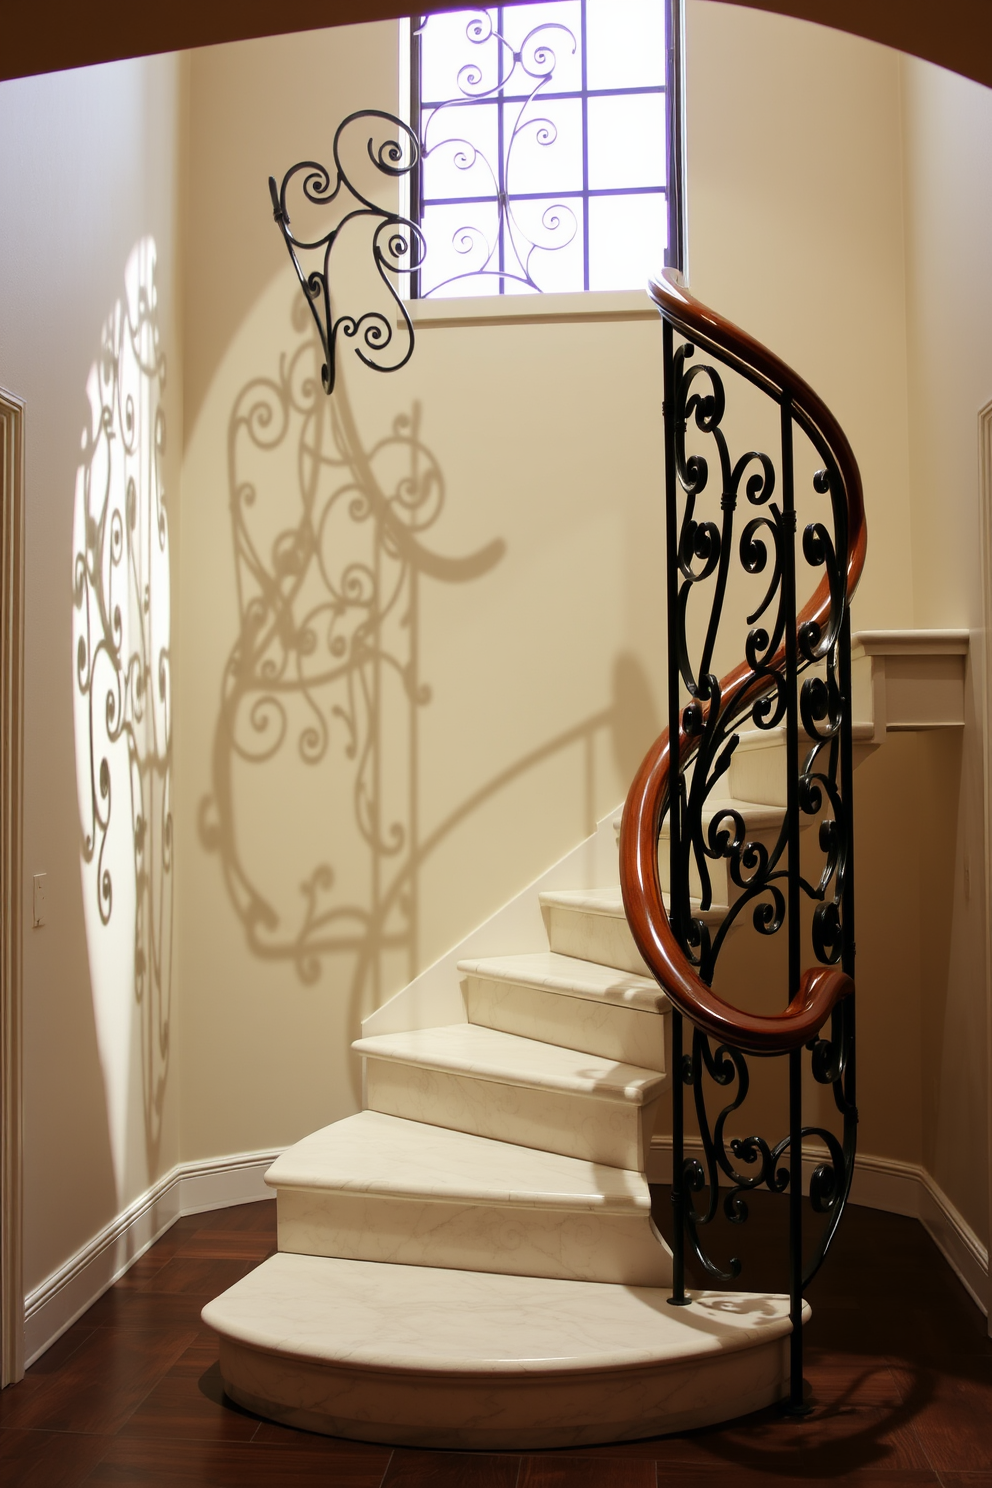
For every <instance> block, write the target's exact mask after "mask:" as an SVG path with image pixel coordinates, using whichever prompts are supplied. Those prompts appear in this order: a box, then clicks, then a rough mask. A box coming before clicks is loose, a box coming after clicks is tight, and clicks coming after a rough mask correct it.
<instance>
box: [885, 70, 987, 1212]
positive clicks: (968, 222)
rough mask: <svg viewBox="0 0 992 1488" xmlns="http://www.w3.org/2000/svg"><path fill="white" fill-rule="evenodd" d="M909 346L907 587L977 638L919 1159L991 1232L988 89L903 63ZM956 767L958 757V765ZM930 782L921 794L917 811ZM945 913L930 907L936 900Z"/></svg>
mask: <svg viewBox="0 0 992 1488" xmlns="http://www.w3.org/2000/svg"><path fill="white" fill-rule="evenodd" d="M902 88H903V119H904V128H905V139H906V245H907V252H906V263H907V288H908V299H907V306H908V316H907V323H908V330H909V353H910V368H911V375H910V382H909V390H910V487H909V491H910V505H911V510H912V520H913V535H914V553H913V556H914V565H913V590H914V598H915V603H916V614H917V619H918V622H919V623H920V624H922V625H960V626H967V627H968V628H969V629H970V630H971V632H972V636H973V638H974V640H973V654H972V665H971V669H970V678H969V714H968V718H969V721H968V726H967V728H966V730H965V736H964V739H963V741H962V743H961V745H959V747H958V750H957V754H956V757H955V758H954V759H953V763H951V761H950V760H949V756H948V753H947V747H946V745H945V746H944V747H943V750H942V746H941V743H940V742H939V741H937V740H932V741H928V744H929V747H928V748H927V749H926V750H925V752H924V754H923V758H922V761H921V764H922V771H921V782H928V783H929V782H930V781H936V780H938V779H941V781H942V789H941V793H940V795H939V797H938V802H939V809H940V811H941V813H942V817H943V826H944V833H943V834H942V838H941V840H942V843H943V844H945V845H943V846H941V848H940V849H939V850H938V852H937V853H936V855H935V856H934V857H930V855H928V857H927V859H926V860H925V861H924V862H923V864H922V873H921V879H920V924H921V926H922V927H923V950H924V957H925V959H924V963H923V971H922V979H923V991H924V995H923V1004H922V1006H923V1020H922V1032H923V1040H924V1047H925V1049H926V1050H927V1056H928V1057H927V1059H926V1061H925V1063H924V1070H923V1076H924V1078H923V1101H922V1114H923V1134H924V1147H923V1151H924V1160H925V1162H926V1165H927V1168H928V1169H929V1171H930V1172H932V1173H933V1175H934V1177H935V1178H936V1179H937V1181H938V1183H940V1184H941V1186H942V1187H943V1188H944V1189H945V1190H946V1192H947V1193H948V1194H950V1195H951V1196H952V1197H953V1199H954V1202H955V1203H956V1204H958V1206H959V1207H960V1209H961V1212H962V1213H963V1214H964V1215H965V1216H966V1218H967V1219H968V1221H969V1223H970V1224H972V1225H973V1226H974V1228H975V1229H976V1231H977V1232H978V1233H979V1234H981V1235H986V1234H987V1233H988V1231H987V1229H986V1222H987V1221H986V1215H987V1207H988V1186H987V1179H988V1159H987V1145H986V1140H985V1134H986V1132H987V1129H988V1128H987V1109H988V1107H987V1082H988V1055H987V1048H988V1044H987V1037H988V1035H987V1009H986V1002H985V954H986V924H985V919H986V904H987V887H983V879H984V842H983V819H982V818H983V812H982V719H983V716H984V708H985V704H984V701H983V689H982V677H981V667H982V662H983V636H982V631H983V629H984V614H983V603H982V555H981V542H982V527H981V521H980V512H979V469H978V433H977V427H978V412H979V410H980V409H981V408H982V407H983V406H984V405H986V404H987V403H988V402H989V400H990V399H992V278H990V274H989V265H990V263H992V200H990V196H989V189H988V186H989V172H990V162H992V93H990V91H989V90H988V89H987V88H983V87H981V86H979V85H978V84H976V83H971V82H967V81H966V80H965V79H963V78H959V77H956V76H954V74H952V73H948V72H943V71H941V69H940V68H937V67H932V66H929V65H928V64H926V63H921V62H916V61H913V60H911V59H909V58H906V59H904V60H903V62H902ZM949 763H951V768H950V769H948V764H949ZM928 794H929V791H928V790H927V791H925V792H921V796H922V797H923V802H922V804H923V809H924V811H926V810H927V806H928V804H929V810H930V814H931V815H932V813H933V810H934V804H932V803H928V802H927V795H928ZM935 910H936V912H935Z"/></svg>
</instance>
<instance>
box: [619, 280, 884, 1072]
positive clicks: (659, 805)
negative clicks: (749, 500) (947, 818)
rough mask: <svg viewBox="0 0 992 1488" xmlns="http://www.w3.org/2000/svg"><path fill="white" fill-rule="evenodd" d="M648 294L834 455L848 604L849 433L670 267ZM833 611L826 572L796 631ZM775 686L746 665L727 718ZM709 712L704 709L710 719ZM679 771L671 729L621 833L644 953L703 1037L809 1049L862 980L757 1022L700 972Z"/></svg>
mask: <svg viewBox="0 0 992 1488" xmlns="http://www.w3.org/2000/svg"><path fill="white" fill-rule="evenodd" d="M649 292H650V294H651V297H652V299H653V300H654V301H655V303H656V305H657V306H658V309H659V311H660V312H661V315H662V317H663V318H664V319H665V320H667V321H668V322H669V323H670V324H671V325H672V326H673V327H674V328H675V330H677V331H678V332H679V333H680V334H681V335H683V336H684V337H686V338H687V339H688V340H689V341H691V342H692V343H693V344H694V345H696V346H700V347H702V348H704V349H705V350H707V351H709V352H712V353H713V354H714V355H715V356H717V357H718V358H719V359H720V360H721V361H723V362H725V363H727V364H729V365H730V366H731V367H732V368H734V370H735V371H737V372H739V373H740V374H741V375H742V376H743V377H746V378H747V379H748V381H750V382H752V383H754V384H755V385H757V386H758V387H760V388H762V389H763V390H764V391H765V392H767V393H768V394H769V395H770V396H771V397H773V398H774V399H775V401H776V402H777V403H779V404H784V403H786V402H788V403H789V404H790V407H791V413H792V417H793V419H794V421H795V422H796V423H797V424H798V425H799V426H800V428H802V429H804V430H805V432H806V433H807V434H808V435H809V436H810V438H811V439H812V441H813V443H814V445H815V446H816V447H817V449H818V450H819V451H820V452H821V454H823V455H829V457H830V459H831V460H832V462H833V463H834V465H835V469H836V472H837V475H838V477H839V479H840V483H841V487H842V491H843V498H844V503H845V505H846V511H847V533H848V558H847V602H848V603H850V600H851V598H852V596H853V594H854V591H855V589H856V588H857V584H858V580H859V578H860V577H861V571H862V569H863V567H864V561H865V550H866V547H867V540H868V532H867V527H866V525H865V513H864V499H863V494H862V487H861V475H860V472H859V470H858V465H857V461H856V460H855V458H854V454H853V451H852V450H851V446H850V444H849V443H848V440H847V436H846V435H845V433H844V431H843V429H842V428H841V427H840V425H839V424H838V422H837V420H836V419H835V418H834V416H833V414H832V413H831V412H830V410H829V409H828V408H827V406H826V404H825V403H824V402H823V400H822V399H821V398H820V397H819V396H818V394H816V393H815V392H814V391H813V389H812V388H811V387H810V386H809V384H808V383H806V382H805V381H804V380H803V378H801V377H800V376H799V375H798V374H797V373H795V372H793V371H792V369H791V368H790V367H788V366H787V365H786V364H785V363H784V362H783V361H781V360H780V359H779V358H778V357H776V356H775V355H774V354H773V353H772V352H770V351H769V350H768V349H767V347H765V346H762V345H761V343H760V342H759V341H756V340H755V339H754V338H753V337H752V336H749V335H748V334H747V332H746V331H742V330H741V329H740V328H739V327H738V326H735V325H734V324H733V323H732V322H731V321H729V320H725V319H724V318H723V317H722V316H720V315H717V314H716V313H715V311H713V310H709V309H707V307H706V306H705V305H703V304H702V303H701V302H700V301H699V300H697V299H696V298H695V297H694V296H693V295H691V294H690V293H689V291H688V290H687V289H686V288H685V287H684V285H683V284H682V283H681V282H680V276H679V275H678V274H677V272H676V271H674V270H670V269H666V270H665V272H664V274H663V276H662V278H661V279H658V280H655V279H652V281H651V283H650V285H649ZM829 611H830V589H829V582H828V576H827V575H824V577H823V579H822V580H821V581H820V584H819V585H818V587H817V589H816V592H815V593H814V595H813V597H812V599H810V600H809V601H808V603H807V604H806V606H805V607H804V608H803V610H802V611H801V612H800V613H799V615H798V616H797V617H796V622H795V623H796V628H797V633H798V632H800V631H802V628H803V627H804V626H807V625H809V623H810V622H814V623H815V624H818V625H820V626H821V627H822V626H823V624H824V622H825V621H826V619H827V617H828V614H829ZM784 663H785V644H784V642H783V644H782V645H781V646H780V647H779V649H778V651H777V652H776V653H775V656H774V657H773V659H772V660H771V663H770V666H771V667H772V668H773V669H774V670H775V671H782V670H783V668H784ZM768 687H769V684H768V682H767V675H766V677H765V678H764V679H761V680H760V681H759V678H758V676H757V673H756V672H754V671H753V670H752V668H751V667H750V666H749V665H748V663H747V662H741V663H740V665H739V666H737V667H736V668H735V669H734V670H733V671H732V672H731V673H729V674H728V675H727V676H726V677H724V678H723V680H722V681H721V683H720V690H719V697H720V698H728V697H729V698H731V699H732V700H733V701H732V704H731V705H730V706H728V709H727V715H726V716H727V721H728V722H734V721H736V719H737V718H743V717H744V715H745V714H746V713H747V712H749V711H750V709H751V708H753V706H754V704H755V702H756V701H757V700H758V698H759V697H760V696H762V695H763V694H764V693H765V692H767V691H768ZM709 706H710V705H704V709H703V716H704V718H705V717H706V716H707V715H708V712H709ZM731 707H732V714H731V712H730V708H731ZM699 738H700V733H699V731H698V730H697V731H696V732H694V733H693V734H692V735H689V734H687V733H686V732H685V730H684V729H683V728H681V727H680V729H679V740H678V753H679V758H678V763H677V771H681V770H682V769H684V768H685V766H686V764H688V763H689V761H690V760H691V758H692V756H693V754H694V753H695V751H696V749H697V748H698V744H699ZM671 771H672V762H671V749H670V741H669V731H668V729H666V730H665V731H664V733H663V734H662V735H661V736H660V738H658V739H657V740H656V741H655V743H654V744H653V745H652V746H651V748H650V749H649V750H648V752H647V755H646V756H645V758H644V761H643V763H642V764H641V767H640V769H639V770H638V772H637V774H636V776H635V777H634V781H633V784H632V785H631V787H630V791H629V792H628V795H627V801H626V804H625V806H624V812H623V823H622V826H621V830H620V884H621V889H622V892H623V902H624V909H625V911H626V915H627V920H628V923H629V924H630V928H631V932H632V934H633V937H634V940H635V942H636V944H637V948H638V950H639V951H640V953H641V955H642V957H643V958H644V961H645V962H646V964H647V965H648V967H649V968H650V970H651V972H652V974H653V975H654V977H655V978H656V980H657V981H658V983H659V985H660V986H661V987H662V988H663V990H664V991H665V992H666V993H667V994H668V996H669V998H670V1000H671V1002H672V1003H673V1004H674V1006H675V1007H677V1008H678V1009H679V1011H680V1012H682V1013H683V1014H684V1015H685V1016H686V1017H687V1018H688V1019H689V1020H690V1022H692V1023H693V1024H694V1025H695V1026H696V1027H697V1028H700V1029H702V1030H703V1032H705V1033H708V1034H711V1035H712V1036H713V1037H715V1038H718V1039H720V1040H722V1041H726V1042H728V1043H732V1044H734V1045H736V1046H737V1047H738V1048H740V1049H744V1050H746V1051H747V1052H749V1053H754V1054H780V1053H786V1052H787V1051H789V1050H791V1049H798V1048H801V1047H802V1045H803V1044H805V1043H807V1042H808V1041H809V1040H810V1039H812V1038H814V1037H815V1035H816V1034H817V1033H818V1032H819V1030H820V1028H822V1026H823V1024H824V1023H825V1022H826V1020H827V1018H828V1017H829V1015H830V1013H831V1011H832V1010H833V1008H834V1007H835V1005H836V1004H837V1003H838V1002H839V1001H840V1000H841V999H842V998H844V997H846V996H848V995H850V994H851V993H852V992H853V991H854V983H853V981H852V979H851V978H850V977H849V976H848V975H847V974H846V973H845V972H843V971H840V970H838V969H836V968H834V967H826V966H817V967H812V968H810V969H808V970H807V971H805V972H803V974H802V977H801V979H800V983H799V987H798V990H797V992H796V993H795V995H794V996H793V998H792V1001H791V1002H790V1003H789V1005H788V1006H787V1007H786V1008H785V1010H784V1011H783V1012H781V1013H777V1014H772V1015H758V1014H754V1013H748V1012H745V1011H743V1010H742V1009H739V1008H735V1007H734V1006H733V1005H732V1004H731V1003H728V1002H726V1001H725V1000H724V999H723V998H721V997H719V996H718V995H717V994H716V993H715V992H714V991H713V989H712V988H711V987H709V986H707V984H706V983H705V982H704V981H703V980H702V978H701V977H700V976H698V975H697V973H696V971H695V968H694V967H693V965H692V963H691V962H690V961H689V959H688V957H687V956H686V955H685V953H684V951H683V950H682V947H681V946H680V945H679V943H678V940H677V939H676V937H675V934H674V932H673V930H672V927H671V925H670V923H669V918H668V913H667V911H666V909H665V904H664V900H663V897H662V888H661V877H660V872H659V867H658V838H659V832H660V828H661V822H662V818H663V815H664V813H665V811H666V810H667V807H668V796H669V788H670V777H671Z"/></svg>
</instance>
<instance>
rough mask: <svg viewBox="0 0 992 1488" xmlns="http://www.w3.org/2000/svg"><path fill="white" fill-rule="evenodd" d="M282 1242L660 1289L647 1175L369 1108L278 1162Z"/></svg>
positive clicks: (662, 1256) (271, 1180) (667, 1271)
mask: <svg viewBox="0 0 992 1488" xmlns="http://www.w3.org/2000/svg"><path fill="white" fill-rule="evenodd" d="M265 1181H266V1183H268V1184H269V1185H270V1187H272V1188H275V1189H276V1190H277V1198H278V1219H279V1249H280V1250H282V1251H291V1252H294V1253H296V1254H300V1255H320V1256H338V1257H342V1258H346V1259H351V1260H366V1261H392V1262H400V1263H402V1264H403V1265H408V1266H442V1267H450V1268H453V1269H457V1270H467V1271H494V1272H496V1271H498V1272H501V1273H504V1274H509V1275H514V1276H553V1277H564V1278H569V1279H571V1280H575V1281H609V1282H616V1283H619V1284H623V1285H627V1286H664V1285H666V1284H667V1283H668V1282H670V1281H671V1253H670V1251H669V1250H668V1247H667V1246H666V1245H665V1243H664V1241H663V1240H662V1239H661V1238H660V1236H659V1235H658V1232H657V1231H656V1230H655V1228H654V1225H653V1224H652V1222H651V1196H650V1194H649V1192H648V1185H647V1183H646V1181H645V1180H644V1178H643V1177H642V1176H641V1174H640V1173H635V1172H631V1171H629V1170H627V1169H624V1168H608V1167H603V1166H601V1165H597V1164H595V1163H588V1162H581V1161H579V1160H578V1159H577V1158H574V1157H561V1156H560V1155H558V1154H557V1153H551V1152H541V1151H537V1150H536V1149H535V1148H533V1147H520V1146H516V1145H514V1144H512V1143H509V1142H496V1141H493V1140H492V1139H491V1138H489V1137H477V1136H472V1135H470V1134H469V1133H467V1132H460V1131H449V1130H447V1129H446V1128H445V1127H441V1126H428V1125H425V1124H423V1123H421V1122H418V1121H404V1120H402V1119H400V1118H398V1117H396V1116H386V1115H383V1114H382V1113H381V1112H379V1111H362V1112H361V1113H360V1114H359V1115H357V1116H349V1117H347V1118H346V1119H345V1120H344V1121H337V1122H335V1123H334V1125H333V1126H328V1127H325V1128H324V1130H323V1131H318V1132H314V1133H313V1135H312V1136H309V1137H305V1138H304V1139H303V1141H302V1142H297V1143H296V1145H295V1146H294V1147H290V1148H289V1149H288V1151H286V1152H284V1153H283V1154H282V1156H281V1157H279V1158H277V1160H276V1161H275V1162H274V1163H273V1165H272V1167H271V1168H270V1169H269V1170H268V1172H267V1173H266V1175H265Z"/></svg>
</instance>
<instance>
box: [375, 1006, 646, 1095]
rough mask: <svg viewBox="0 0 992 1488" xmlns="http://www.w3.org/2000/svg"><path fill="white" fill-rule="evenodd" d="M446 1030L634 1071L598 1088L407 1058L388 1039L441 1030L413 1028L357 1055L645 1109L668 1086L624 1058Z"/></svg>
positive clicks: (484, 1031)
mask: <svg viewBox="0 0 992 1488" xmlns="http://www.w3.org/2000/svg"><path fill="white" fill-rule="evenodd" d="M443 1026H444V1027H445V1028H459V1029H465V1028H471V1029H473V1030H474V1036H476V1037H480V1036H481V1037H482V1040H483V1042H492V1040H493V1039H496V1040H499V1041H500V1043H502V1046H503V1047H504V1048H507V1047H508V1044H507V1041H510V1040H512V1042H513V1043H515V1044H518V1045H525V1044H526V1045H533V1046H535V1047H540V1048H544V1049H548V1050H554V1051H556V1052H559V1053H560V1052H565V1053H571V1054H574V1055H575V1057H576V1059H581V1060H585V1061H588V1060H590V1059H599V1060H601V1062H602V1063H604V1064H608V1065H610V1066H611V1067H612V1068H614V1069H622V1070H629V1071H630V1074H631V1076H633V1077H635V1078H632V1079H628V1080H626V1081H625V1082H624V1084H623V1085H615V1086H613V1087H610V1088H604V1087H603V1086H602V1085H596V1084H595V1082H594V1081H593V1080H585V1079H583V1078H582V1077H581V1076H577V1077H573V1078H571V1079H566V1078H563V1077H561V1076H558V1075H556V1074H555V1073H553V1072H551V1073H548V1072H544V1071H542V1072H540V1073H538V1072H536V1071H535V1072H531V1071H524V1072H523V1073H521V1072H520V1071H519V1070H518V1071H516V1072H514V1071H513V1070H511V1069H510V1068H508V1067H507V1065H506V1064H505V1063H502V1064H500V1063H488V1062H486V1063H478V1062H476V1061H472V1063H468V1062H466V1061H464V1060H462V1061H460V1062H459V1061H458V1060H457V1059H456V1058H454V1057H452V1056H448V1057H447V1058H443V1057H441V1056H439V1055H438V1054H435V1055H434V1056H433V1057H432V1056H431V1053H430V1051H429V1050H428V1051H426V1054H425V1053H421V1052H417V1053H415V1054H414V1053H411V1054H406V1053H404V1052H401V1051H398V1050H397V1049H396V1048H395V1047H390V1046H389V1045H388V1044H387V1042H386V1041H387V1040H390V1041H392V1040H396V1039H403V1038H409V1037H410V1035H411V1033H413V1034H416V1033H435V1032H438V1031H439V1030H438V1029H430V1028H426V1029H413V1030H408V1031H407V1032H406V1033H380V1034H373V1035H372V1036H371V1037H370V1038H360V1039H356V1040H355V1042H354V1043H353V1044H352V1046H351V1047H352V1048H353V1049H354V1050H355V1052H356V1053H358V1054H361V1055H363V1056H364V1057H365V1058H366V1059H384V1060H388V1061H390V1062H392V1063H395V1064H405V1065H409V1066H411V1067H413V1068H415V1069H430V1070H434V1071H436V1072H437V1073H438V1074H446V1075H461V1076H464V1077H467V1078H469V1079H474V1080H483V1081H489V1082H490V1083H492V1084H497V1085H516V1086H519V1087H520V1088H521V1089H525V1090H551V1091H554V1092H556V1093H558V1094H564V1095H578V1096H583V1097H585V1098H587V1099H590V1100H602V1101H608V1102H612V1103H614V1104H619V1105H633V1106H643V1105H647V1104H648V1102H649V1101H651V1100H654V1099H655V1098H656V1097H657V1096H659V1095H660V1094H661V1092H662V1091H663V1090H664V1089H665V1088H666V1086H667V1085H668V1075H667V1074H665V1073H664V1072H663V1071H660V1070H649V1069H644V1068H642V1067H641V1066H639V1065H633V1064H625V1063H623V1061H621V1060H603V1059H602V1056H600V1055H595V1054H588V1053H586V1052H584V1051H583V1050H580V1049H568V1048H567V1046H565V1045H561V1044H548V1043H546V1042H545V1041H544V1040H542V1039H529V1038H525V1037H523V1036H522V1035H520V1034H516V1033H503V1032H502V1031H500V1030H498V1029H492V1028H485V1027H484V1026H482V1025H481V1024H475V1023H468V1022H466V1023H454V1024H445V1025H443Z"/></svg>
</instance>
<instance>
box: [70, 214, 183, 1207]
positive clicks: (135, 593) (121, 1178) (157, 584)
mask: <svg viewBox="0 0 992 1488" xmlns="http://www.w3.org/2000/svg"><path fill="white" fill-rule="evenodd" d="M155 262H156V251H155V244H154V242H153V241H152V239H151V238H144V239H142V240H141V242H139V243H138V244H137V245H136V246H135V248H134V249H133V250H132V252H131V254H130V256H129V258H128V261H127V265H126V268H125V271H124V295H123V298H122V299H120V300H118V301H117V304H116V305H115V306H114V309H113V311H112V312H111V314H110V316H109V317H108V319H107V320H106V322H105V323H104V327H103V332H102V337H101V346H100V354H99V357H98V360H97V361H96V362H94V364H93V366H92V368H91V369H90V374H89V378H88V380H87V396H88V400H89V405H90V420H89V425H88V427H87V428H86V429H84V431H83V436H82V452H81V457H80V463H79V467H78V471H77V477H76V494H75V509H74V522H73V567H72V600H73V611H74V613H73V652H74V673H75V688H74V718H75V736H76V781H77V790H78V799H79V820H80V831H81V837H82V842H81V871H82V882H83V904H84V915H85V921H86V939H87V947H88V952H89V963H90V981H91V986H92V993H93V1003H94V1013H95V1019H96V1030H97V1040H98V1044H99V1049H100V1060H101V1064H102V1067H103V1073H104V1080H105V1086H106V1091H107V1106H108V1111H107V1115H108V1122H109V1129H110V1138H111V1150H112V1153H113V1160H114V1170H115V1176H116V1181H117V1187H118V1194H119V1196H120V1195H121V1194H123V1193H124V1191H125V1189H126V1188H131V1187H133V1186H134V1185H133V1183H132V1182H131V1181H130V1179H131V1178H132V1177H133V1179H134V1181H136V1182H137V1183H138V1185H139V1186H143V1185H144V1183H145V1182H147V1181H148V1179H149V1178H150V1177H151V1176H152V1175H154V1174H155V1173H157V1171H158V1156H159V1147H160V1143H161V1136H162V1111H163V1105H164V1100H165V1090H166V1083H167V1080H168V1073H169V1055H170V1022H171V990H172V803H171V778H172V733H171V683H170V650H169V646H170V639H169V638H170V595H169V584H170V573H169V532H168V522H167V518H166V507H165V491H164V488H163V476H162V459H163V452H164V447H165V419H164V414H163V410H162V407H161V397H162V391H163V388H164V385H165V356H164V353H163V351H162V345H161V336H160V332H159V325H158V319H157V299H156V288H155ZM136 1064H140V1068H141V1091H142V1108H143V1117H144V1121H143V1127H140V1126H139V1123H138V1122H137V1121H135V1120H134V1119H133V1112H132V1101H133V1095H132V1084H133V1081H132V1070H133V1069H134V1067H135V1065H136ZM139 1133H141V1134H143V1151H142V1150H141V1147H140V1143H141V1135H139ZM142 1168H143V1169H144V1171H143V1172H142V1171H141V1169H142Z"/></svg>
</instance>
